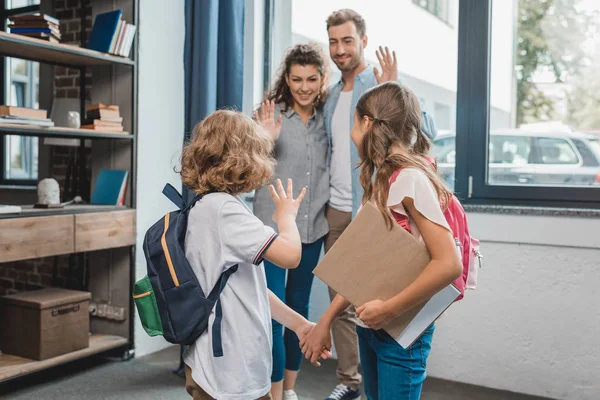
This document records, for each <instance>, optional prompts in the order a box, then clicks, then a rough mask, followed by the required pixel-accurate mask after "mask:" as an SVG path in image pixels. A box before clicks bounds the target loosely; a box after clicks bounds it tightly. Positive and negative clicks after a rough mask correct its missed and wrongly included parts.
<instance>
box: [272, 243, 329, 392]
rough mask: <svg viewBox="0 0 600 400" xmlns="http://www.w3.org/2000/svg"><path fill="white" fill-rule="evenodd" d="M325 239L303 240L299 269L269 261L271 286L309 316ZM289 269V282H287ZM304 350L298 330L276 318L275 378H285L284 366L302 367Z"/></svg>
mask: <svg viewBox="0 0 600 400" xmlns="http://www.w3.org/2000/svg"><path fill="white" fill-rule="evenodd" d="M322 246H323V239H319V240H317V241H316V242H314V243H308V244H305V243H303V244H302V259H301V260H300V265H298V267H297V268H295V269H290V270H285V269H283V268H279V267H278V266H276V265H275V264H272V263H270V262H268V261H265V272H266V274H267V287H268V288H269V289H271V291H272V292H273V293H275V295H276V296H277V297H279V298H280V299H281V301H283V302H284V303H285V304H287V305H288V306H289V307H290V308H291V309H292V310H294V311H296V312H297V313H299V314H301V315H302V316H304V317H305V318H308V304H309V301H310V290H311V287H312V282H313V277H314V275H313V273H312V272H313V270H314V269H315V267H316V266H317V263H318V262H319V256H320V255H321V247H322ZM286 272H287V284H286V279H285V278H286ZM301 361H302V351H301V350H300V344H299V341H298V337H297V336H296V334H295V333H294V332H293V331H291V330H289V329H286V330H285V334H283V326H281V324H280V323H279V322H276V321H275V320H273V372H272V374H271V382H279V381H282V380H283V370H284V368H285V369H288V370H291V371H298V370H300V363H301Z"/></svg>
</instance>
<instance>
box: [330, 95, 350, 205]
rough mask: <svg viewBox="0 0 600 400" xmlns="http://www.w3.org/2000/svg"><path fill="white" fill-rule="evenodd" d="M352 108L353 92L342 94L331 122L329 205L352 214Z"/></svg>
mask: <svg viewBox="0 0 600 400" xmlns="http://www.w3.org/2000/svg"><path fill="white" fill-rule="evenodd" d="M351 107H352V92H340V97H339V99H338V102H337V105H336V107H335V111H334V112H333V117H332V120H331V168H330V174H331V178H330V199H329V204H330V205H331V206H332V207H333V208H335V209H336V210H339V211H344V212H352V161H351V159H350V145H351V143H350V140H351V139H350V132H351V129H350V118H352V110H351Z"/></svg>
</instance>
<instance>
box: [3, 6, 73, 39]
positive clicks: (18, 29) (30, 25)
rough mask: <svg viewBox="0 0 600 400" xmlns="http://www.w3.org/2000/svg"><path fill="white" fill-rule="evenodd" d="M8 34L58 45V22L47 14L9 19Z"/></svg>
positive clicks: (59, 37)
mask: <svg viewBox="0 0 600 400" xmlns="http://www.w3.org/2000/svg"><path fill="white" fill-rule="evenodd" d="M9 21H10V22H11V23H10V25H8V27H9V28H10V33H14V34H16V35H23V36H28V37H32V38H36V39H41V40H46V41H49V42H52V43H59V42H60V39H61V38H62V36H61V34H60V21H59V20H57V19H56V18H54V17H51V16H49V15H47V14H39V13H38V14H28V15H19V16H16V17H10V18H9Z"/></svg>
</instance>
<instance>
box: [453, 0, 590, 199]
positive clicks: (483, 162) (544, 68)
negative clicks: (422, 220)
mask: <svg viewBox="0 0 600 400" xmlns="http://www.w3.org/2000/svg"><path fill="white" fill-rule="evenodd" d="M459 15H460V18H459V19H460V21H461V24H463V27H464V26H465V25H467V27H466V28H465V29H464V32H468V34H467V33H464V35H461V37H460V38H459V58H458V60H459V68H458V70H459V78H458V79H459V83H458V94H457V103H458V106H457V111H458V115H457V132H458V134H457V136H456V146H457V147H456V152H457V154H456V166H455V168H456V174H455V183H456V191H457V192H458V194H459V196H460V197H462V198H464V199H469V200H467V201H471V202H479V203H490V202H493V203H510V204H522V205H527V204H530V205H549V206H582V207H590V206H592V207H600V191H599V190H598V189H599V188H600V185H599V183H600V166H599V164H600V163H599V160H600V158H599V157H598V149H597V147H598V144H597V143H598V136H595V135H597V132H599V131H600V118H598V112H597V104H598V102H599V101H600V97H599V95H598V93H600V81H598V79H596V77H597V76H600V62H599V60H600V47H599V46H597V43H598V40H599V35H600V3H598V2H594V1H575V2H572V1H563V0H555V1H548V0H516V1H514V2H513V1H507V2H504V1H491V0H486V1H479V0H461V3H460V11H459ZM467 49H468V50H467Z"/></svg>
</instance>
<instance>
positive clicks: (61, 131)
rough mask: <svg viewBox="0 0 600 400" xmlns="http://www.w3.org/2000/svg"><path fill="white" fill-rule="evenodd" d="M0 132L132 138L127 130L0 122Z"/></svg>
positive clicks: (52, 135) (73, 136)
mask: <svg viewBox="0 0 600 400" xmlns="http://www.w3.org/2000/svg"><path fill="white" fill-rule="evenodd" d="M0 133H4V134H7V135H21V136H38V137H54V138H70V139H124V140H133V135H132V134H130V133H129V132H105V131H97V130H92V129H73V128H61V127H52V128H46V127H43V126H36V125H16V124H0Z"/></svg>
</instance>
